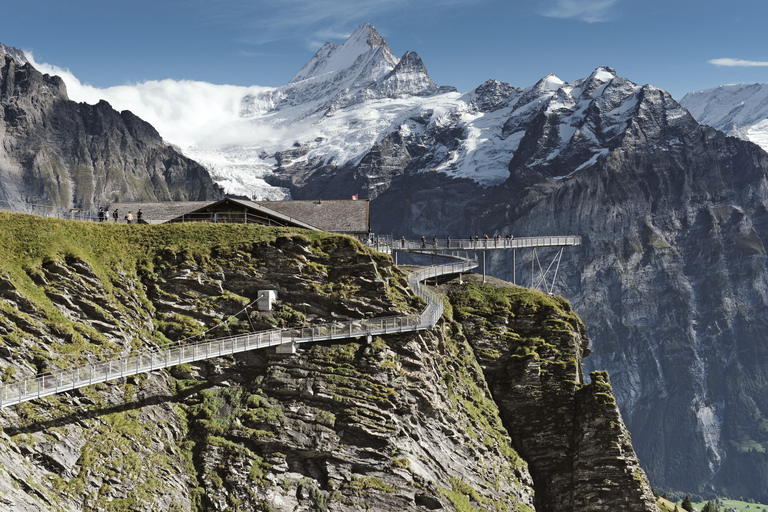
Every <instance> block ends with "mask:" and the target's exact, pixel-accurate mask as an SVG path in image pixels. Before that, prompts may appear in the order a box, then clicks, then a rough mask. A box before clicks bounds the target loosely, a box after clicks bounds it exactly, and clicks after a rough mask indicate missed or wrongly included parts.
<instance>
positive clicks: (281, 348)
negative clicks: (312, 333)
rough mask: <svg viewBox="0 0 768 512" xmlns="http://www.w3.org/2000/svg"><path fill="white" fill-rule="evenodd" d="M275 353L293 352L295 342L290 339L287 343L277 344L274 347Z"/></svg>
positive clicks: (294, 351) (294, 350)
mask: <svg viewBox="0 0 768 512" xmlns="http://www.w3.org/2000/svg"><path fill="white" fill-rule="evenodd" d="M275 353H276V354H295V353H296V344H295V343H294V342H292V341H289V342H288V343H283V344H281V345H278V346H276V347H275Z"/></svg>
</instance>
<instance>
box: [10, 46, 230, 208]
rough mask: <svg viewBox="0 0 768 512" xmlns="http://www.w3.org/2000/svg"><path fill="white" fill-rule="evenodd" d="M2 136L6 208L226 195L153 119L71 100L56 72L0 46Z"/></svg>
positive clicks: (95, 205)
mask: <svg viewBox="0 0 768 512" xmlns="http://www.w3.org/2000/svg"><path fill="white" fill-rule="evenodd" d="M3 48H5V49H6V50H14V49H12V48H11V49H9V48H8V47H3ZM0 139H2V141H3V143H2V145H0V207H2V208H3V209H9V210H15V211H31V209H32V208H33V205H35V206H37V205H44V206H47V207H49V208H52V209H55V210H57V211H60V210H65V211H66V209H70V208H78V209H83V210H85V211H89V212H93V211H95V210H98V208H99V207H100V206H105V205H109V204H111V203H113V202H116V201H183V200H208V199H218V198H220V197H223V192H222V190H221V188H220V187H219V186H218V185H216V184H215V183H214V182H213V180H212V179H211V177H210V175H209V173H208V171H207V170H206V169H205V168H204V167H203V166H201V165H200V164H198V163H196V162H194V161H192V160H190V159H188V158H186V157H185V156H183V155H182V154H181V153H179V152H178V151H176V150H175V149H174V148H172V147H171V146H169V145H168V144H166V143H164V142H163V140H162V138H161V137H160V135H159V134H158V133H157V130H155V129H154V128H153V127H152V126H151V125H150V124H148V123H147V122H145V121H143V120H141V119H139V118H138V117H136V116H135V115H134V114H132V113H131V112H130V111H127V110H126V111H123V112H117V111H115V110H114V109H113V108H112V107H111V106H110V105H109V104H108V103H107V102H105V101H101V102H99V103H97V104H96V105H89V104H86V103H75V102H74V101H70V100H69V99H68V97H67V91H66V87H65V85H64V82H63V81H62V79H61V78H60V77H58V76H49V75H44V74H42V73H40V72H39V71H37V70H36V69H35V68H34V67H32V66H31V64H29V63H28V62H25V61H24V60H23V54H22V53H21V52H19V51H18V50H16V51H15V52H12V51H7V52H6V51H4V50H3V49H2V48H0Z"/></svg>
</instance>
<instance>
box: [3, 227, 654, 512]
mask: <svg viewBox="0 0 768 512" xmlns="http://www.w3.org/2000/svg"><path fill="white" fill-rule="evenodd" d="M0 224H2V226H3V229H2V230H0V238H2V239H3V241H4V242H6V241H14V240H15V241H14V242H9V243H7V244H6V243H4V244H3V246H2V248H0V252H3V253H4V252H6V251H14V252H15V253H18V254H20V255H21V256H20V258H19V261H17V262H15V263H11V261H12V260H9V259H3V260H2V262H3V263H0V269H2V278H1V279H0V296H1V297H2V301H0V308H2V310H3V315H0V343H2V346H3V347H4V350H3V351H2V354H0V367H1V368H2V370H1V371H2V374H3V376H4V377H3V378H4V379H5V380H8V379H10V378H13V376H14V375H16V376H20V375H23V374H28V373H30V372H31V373H35V372H39V371H44V370H45V369H46V368H52V367H59V366H61V365H68V364H72V363H73V361H77V360H83V361H85V360H87V359H89V358H94V359H98V358H102V357H108V356H109V354H110V353H115V352H125V351H127V350H131V349H132V348H133V349H135V348H138V347H141V346H154V345H158V344H167V343H174V342H175V341H176V340H180V339H182V338H187V337H189V336H194V335H196V334H200V333H202V332H204V331H207V330H209V329H214V330H213V331H212V332H210V334H211V335H212V336H215V335H216V333H217V332H219V333H222V334H225V333H227V332H233V333H236V332H240V331H241V330H250V329H260V328H266V327H269V326H274V325H300V324H306V323H309V324H311V323H316V322H327V321H329V320H331V319H339V320H344V319H348V318H362V317H370V316H388V315H391V314H392V312H394V311H397V312H407V311H411V310H414V308H418V307H419V304H417V302H418V301H417V300H415V299H414V297H413V296H412V295H411V294H410V292H409V291H408V289H407V288H406V286H407V285H406V284H405V283H406V281H405V279H404V275H403V274H402V272H401V271H400V270H399V269H398V268H397V267H395V266H393V265H392V261H391V259H390V258H389V257H387V256H385V255H381V254H377V253H374V252H371V251H370V250H368V249H367V248H365V247H363V246H362V245H360V244H358V243H357V242H355V241H354V240H352V239H349V238H346V237H338V236H330V235H323V234H319V233H312V232H300V231H295V230H288V229H273V228H263V227H258V226H245V225H242V226H234V225H207V224H196V225H167V226H133V227H128V226H123V225H113V224H108V225H107V224H105V225H99V224H90V223H76V222H73V221H56V220H50V219H39V218H35V217H30V216H20V215H7V214H0ZM19 233H35V234H39V235H40V236H38V237H32V238H31V240H32V242H31V243H30V242H28V241H25V240H23V239H19V237H18V236H17V235H18V234H19ZM75 233H76V234H75ZM83 247H87V248H88V250H83V249H82V248H83ZM21 248H26V250H25V251H19V249H21ZM442 286H443V289H442V291H444V292H446V293H448V297H449V300H450V302H451V304H452V307H451V308H449V309H448V310H449V311H452V312H453V315H454V316H453V317H452V316H451V314H450V313H449V314H448V315H447V316H445V317H444V319H443V320H442V321H441V323H440V324H439V326H438V328H436V329H434V330H432V331H427V332H424V333H412V334H402V335H391V336H387V337H382V338H375V339H372V340H367V341H366V340H365V339H362V338H361V339H360V340H346V341H344V342H342V343H333V342H330V343H315V344H306V345H302V346H300V347H299V349H298V350H297V352H296V353H295V354H280V353H276V352H275V351H274V350H261V351H253V352H249V353H244V354H240V355H237V356H234V357H223V358H219V359H216V360H210V361H209V362H205V363H202V364H199V365H180V366H177V367H175V368H174V369H172V370H171V371H170V372H168V371H160V372H153V373H150V374H145V375H142V376H138V377H131V378H129V379H126V380H125V381H122V382H120V381H118V382H113V383H108V384H99V385H95V386H92V387H86V388H82V389H80V390H77V391H75V392H71V393H66V394H63V395H55V396H52V397H49V398H45V399H41V400H37V401H34V402H28V403H24V404H19V405H18V406H14V407H12V408H6V409H3V410H2V412H0V425H2V433H0V444H2V445H3V446H4V449H3V450H2V455H0V462H2V468H0V502H2V503H3V504H4V505H6V506H9V507H12V508H13V510H18V511H26V510H30V511H31V510H61V509H63V508H66V509H68V510H84V511H85V510H125V509H129V510H162V511H166V510H173V511H181V510H183V511H186V510H197V511H202V510H266V509H269V510H296V509H297V508H300V509H303V510H330V511H346V510H359V509H360V508H361V507H363V508H366V509H369V510H381V511H384V510H414V511H415V510H438V509H439V510H467V509H471V508H475V509H478V508H482V509H484V510H497V511H506V510H520V511H526V510H529V511H532V510H538V511H554V510H558V511H562V510H566V511H568V510H573V511H576V510H579V511H608V510H616V509H617V508H620V509H622V510H636V511H655V510H657V508H656V505H655V502H654V499H653V496H652V494H651V491H650V487H649V486H648V484H647V481H646V479H645V476H644V474H643V472H642V470H641V469H640V467H639V464H638V461H637V459H636V457H635V456H634V453H633V451H632V448H631V444H630V443H629V436H628V433H627V431H626V429H625V428H624V427H623V423H622V422H621V417H620V415H619V413H618V409H617V407H616V405H615V402H614V400H613V397H612V394H611V390H610V385H609V384H608V382H607V377H606V376H605V375H602V374H594V375H593V376H592V383H591V384H589V385H586V384H585V383H584V379H583V373H582V371H581V364H582V358H583V357H585V356H586V355H587V349H586V346H587V344H588V340H587V339H586V337H585V332H584V326H583V324H581V322H580V321H579V320H578V318H577V317H576V316H575V314H574V313H573V311H571V309H570V307H569V306H568V304H567V303H566V302H565V301H564V300H562V299H560V298H557V297H552V296H548V295H545V294H539V293H536V292H531V291H529V290H524V289H520V288H513V287H509V286H508V285H502V286H501V287H498V285H497V287H496V288H490V287H486V286H481V285H480V284H467V285H464V286H461V285H459V284H458V282H453V283H450V282H445V283H443V285H442ZM264 288H268V289H275V290H277V291H278V298H279V300H278V303H277V304H276V307H275V309H274V310H272V311H261V312H260V311H254V310H253V309H250V310H246V311H247V312H248V315H247V318H244V317H240V321H237V322H235V321H231V320H230V321H228V322H227V323H226V325H225V324H224V323H223V321H224V320H227V318H228V317H230V315H233V314H236V313H238V312H242V311H243V306H244V305H247V304H249V303H251V302H252V301H253V300H255V299H256V297H257V296H258V290H260V289H264ZM8 354H13V357H9V355H8ZM509 382H513V383H514V389H512V390H507V389H503V387H504V384H502V383H509ZM523 454H524V455H523ZM521 455H523V456H522V457H521ZM524 459H525V460H524ZM526 460H527V461H528V462H526ZM534 490H535V493H534Z"/></svg>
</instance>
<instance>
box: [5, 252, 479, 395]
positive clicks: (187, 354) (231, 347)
mask: <svg viewBox="0 0 768 512" xmlns="http://www.w3.org/2000/svg"><path fill="white" fill-rule="evenodd" d="M476 266H477V261H476V260H469V259H467V260H464V261H462V262H459V263H450V264H445V265H438V266H433V267H426V268H424V269H419V270H416V271H414V272H411V273H410V274H409V275H408V283H409V284H410V285H411V288H412V289H413V291H414V292H415V293H416V295H418V296H419V297H421V298H423V299H424V300H425V301H426V302H427V305H426V307H425V308H424V309H423V310H422V311H421V312H420V313H418V314H410V315H400V316H391V317H379V318H365V319H358V320H350V321H348V322H330V323H325V324H318V325H313V326H305V327H292V328H287V329H272V330H267V331H260V332H251V333H248V334H242V335H235V336H227V337H223V338H218V339H215V340H211V341H202V342H197V343H190V344H187V345H182V346H176V347H166V348H153V349H146V350H142V351H138V352H132V353H130V354H127V355H126V356H123V357H119V358H116V359H112V360H109V361H105V362H100V363H94V364H90V365H87V366H81V367H77V368H72V369H65V370H59V371H56V372H52V373H49V374H45V375H41V376H38V377H33V378H29V379H25V380H21V381H18V382H12V383H8V384H3V385H0V408H2V407H7V406H9V405H14V404H18V403H21V402H26V401H29V400H33V399H36V398H41V397H44V396H48V395H53V394H56V393H61V392H64V391H71V390H74V389H77V388H81V387H84V386H89V385H91V384H98V383H100V382H107V381H110V380H114V379H118V378H122V377H129V376H131V375H136V374H139V373H146V372H149V371H153V370H159V369H161V368H168V367H170V366H175V365H178V364H183V363H190V362H194V361H200V360H203V359H209V358H212V357H220V356H223V355H231V354H236V353H240V352H245V351H247V350H255V349H259V348H266V347H272V346H276V345H283V344H285V343H309V342H315V341H328V340H334V339H343V338H356V337H361V336H378V335H383V334H394V333H403V332H411V331H418V330H425V329H432V328H433V327H434V326H435V325H436V324H437V322H438V320H439V319H440V317H441V316H442V314H443V310H444V304H443V299H442V297H440V296H439V295H438V294H436V293H434V292H433V291H432V290H429V289H428V288H427V287H426V286H424V285H422V284H421V281H423V280H425V279H428V278H430V277H436V276H439V275H446V274H453V273H458V272H464V271H466V270H469V269H471V268H474V267H476Z"/></svg>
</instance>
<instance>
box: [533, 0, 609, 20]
mask: <svg viewBox="0 0 768 512" xmlns="http://www.w3.org/2000/svg"><path fill="white" fill-rule="evenodd" d="M617 3H619V0H554V4H553V5H552V3H551V2H550V5H549V6H545V7H544V8H543V9H541V10H540V11H539V14H541V15H542V16H546V17H548V18H562V19H577V20H581V21H586V22H589V23H595V22H601V21H609V20H610V19H612V17H613V16H612V8H613V7H614V6H615V5H616V4H617Z"/></svg>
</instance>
